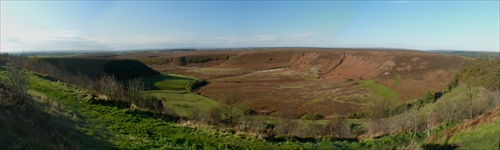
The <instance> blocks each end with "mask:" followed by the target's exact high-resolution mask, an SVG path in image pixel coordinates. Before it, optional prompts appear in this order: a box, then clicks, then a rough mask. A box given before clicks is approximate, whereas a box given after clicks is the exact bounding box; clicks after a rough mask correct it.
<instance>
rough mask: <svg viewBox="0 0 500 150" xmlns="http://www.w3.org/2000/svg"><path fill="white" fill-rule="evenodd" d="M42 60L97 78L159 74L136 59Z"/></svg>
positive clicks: (121, 78)
mask: <svg viewBox="0 0 500 150" xmlns="http://www.w3.org/2000/svg"><path fill="white" fill-rule="evenodd" d="M43 60H44V61H46V62H49V63H50V64H52V65H54V66H56V67H58V68H60V69H63V70H66V71H68V72H70V73H73V74H75V75H77V74H82V75H84V76H87V77H89V78H91V79H97V78H99V77H101V76H103V75H105V74H107V75H114V76H115V77H116V78H117V79H118V80H125V79H129V78H135V77H148V76H154V75H158V74H159V73H158V72H157V71H155V70H153V69H151V68H149V67H148V66H146V65H144V64H143V63H141V62H139V61H137V60H113V59H91V58H43Z"/></svg>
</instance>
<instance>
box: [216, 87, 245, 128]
mask: <svg viewBox="0 0 500 150" xmlns="http://www.w3.org/2000/svg"><path fill="white" fill-rule="evenodd" d="M240 100H241V96H240V95H238V94H237V93H236V92H234V91H230V92H226V93H223V95H222V98H221V99H220V102H222V104H221V105H219V110H220V113H221V114H222V117H223V118H224V123H225V124H228V125H229V124H233V123H234V119H235V118H237V117H239V116H241V114H242V113H241V112H240V111H239V110H240V109H241V108H242V106H241V105H240V104H239V101H240Z"/></svg>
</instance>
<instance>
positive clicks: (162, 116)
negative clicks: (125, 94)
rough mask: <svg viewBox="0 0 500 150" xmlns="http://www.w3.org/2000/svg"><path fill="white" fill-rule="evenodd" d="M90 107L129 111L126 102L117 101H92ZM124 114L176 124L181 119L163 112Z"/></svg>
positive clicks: (131, 111)
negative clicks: (98, 106) (97, 106)
mask: <svg viewBox="0 0 500 150" xmlns="http://www.w3.org/2000/svg"><path fill="white" fill-rule="evenodd" d="M90 104H91V105H100V106H107V107H116V108H118V109H129V108H130V107H129V106H130V104H129V103H126V102H117V101H105V100H92V101H91V102H90ZM129 110H130V111H127V112H125V113H126V114H130V115H133V116H137V117H140V118H154V119H161V120H163V121H168V122H177V121H179V120H180V119H181V118H180V117H179V116H177V115H172V114H166V113H163V112H156V111H142V110H138V109H135V110H131V109H129Z"/></svg>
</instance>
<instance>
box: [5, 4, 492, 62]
mask: <svg viewBox="0 0 500 150" xmlns="http://www.w3.org/2000/svg"><path fill="white" fill-rule="evenodd" d="M499 5H500V2H499V1H475V2H471V1H453V2H442V1H441V2H432V1H426V2H423V1H417V2H415V1H377V2H367V1H362V2H347V1H312V2H305V1H304V2H302V1H287V2H283V1H272V2H265V1H256V2H251V1H243V2H239V1H213V2H212V1H186V2H180V1H146V2H138V1H137V2H136V1H42V2H36V1H20V2H19V1H1V13H0V14H1V28H0V31H1V32H0V33H1V40H0V45H1V47H0V48H1V52H8V51H37V50H38V51H45V50H50V51H61V50H65V51H71V50H129V49H168V48H245V47H318V48H346V47H352V48H395V49H414V50H457V51H490V52H498V51H500V42H499V41H500V8H499V7H498V6H499Z"/></svg>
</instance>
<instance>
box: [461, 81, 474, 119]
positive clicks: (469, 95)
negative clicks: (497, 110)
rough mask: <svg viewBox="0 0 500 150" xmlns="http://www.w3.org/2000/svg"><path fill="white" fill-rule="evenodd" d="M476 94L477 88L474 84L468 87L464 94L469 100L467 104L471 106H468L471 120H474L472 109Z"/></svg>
mask: <svg viewBox="0 0 500 150" xmlns="http://www.w3.org/2000/svg"><path fill="white" fill-rule="evenodd" d="M476 93H477V88H476V87H475V86H474V85H472V84H467V85H466V88H465V92H464V94H465V96H466V98H467V104H469V105H468V106H469V117H470V119H472V108H473V104H474V102H473V100H474V99H473V98H474V94H476Z"/></svg>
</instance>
